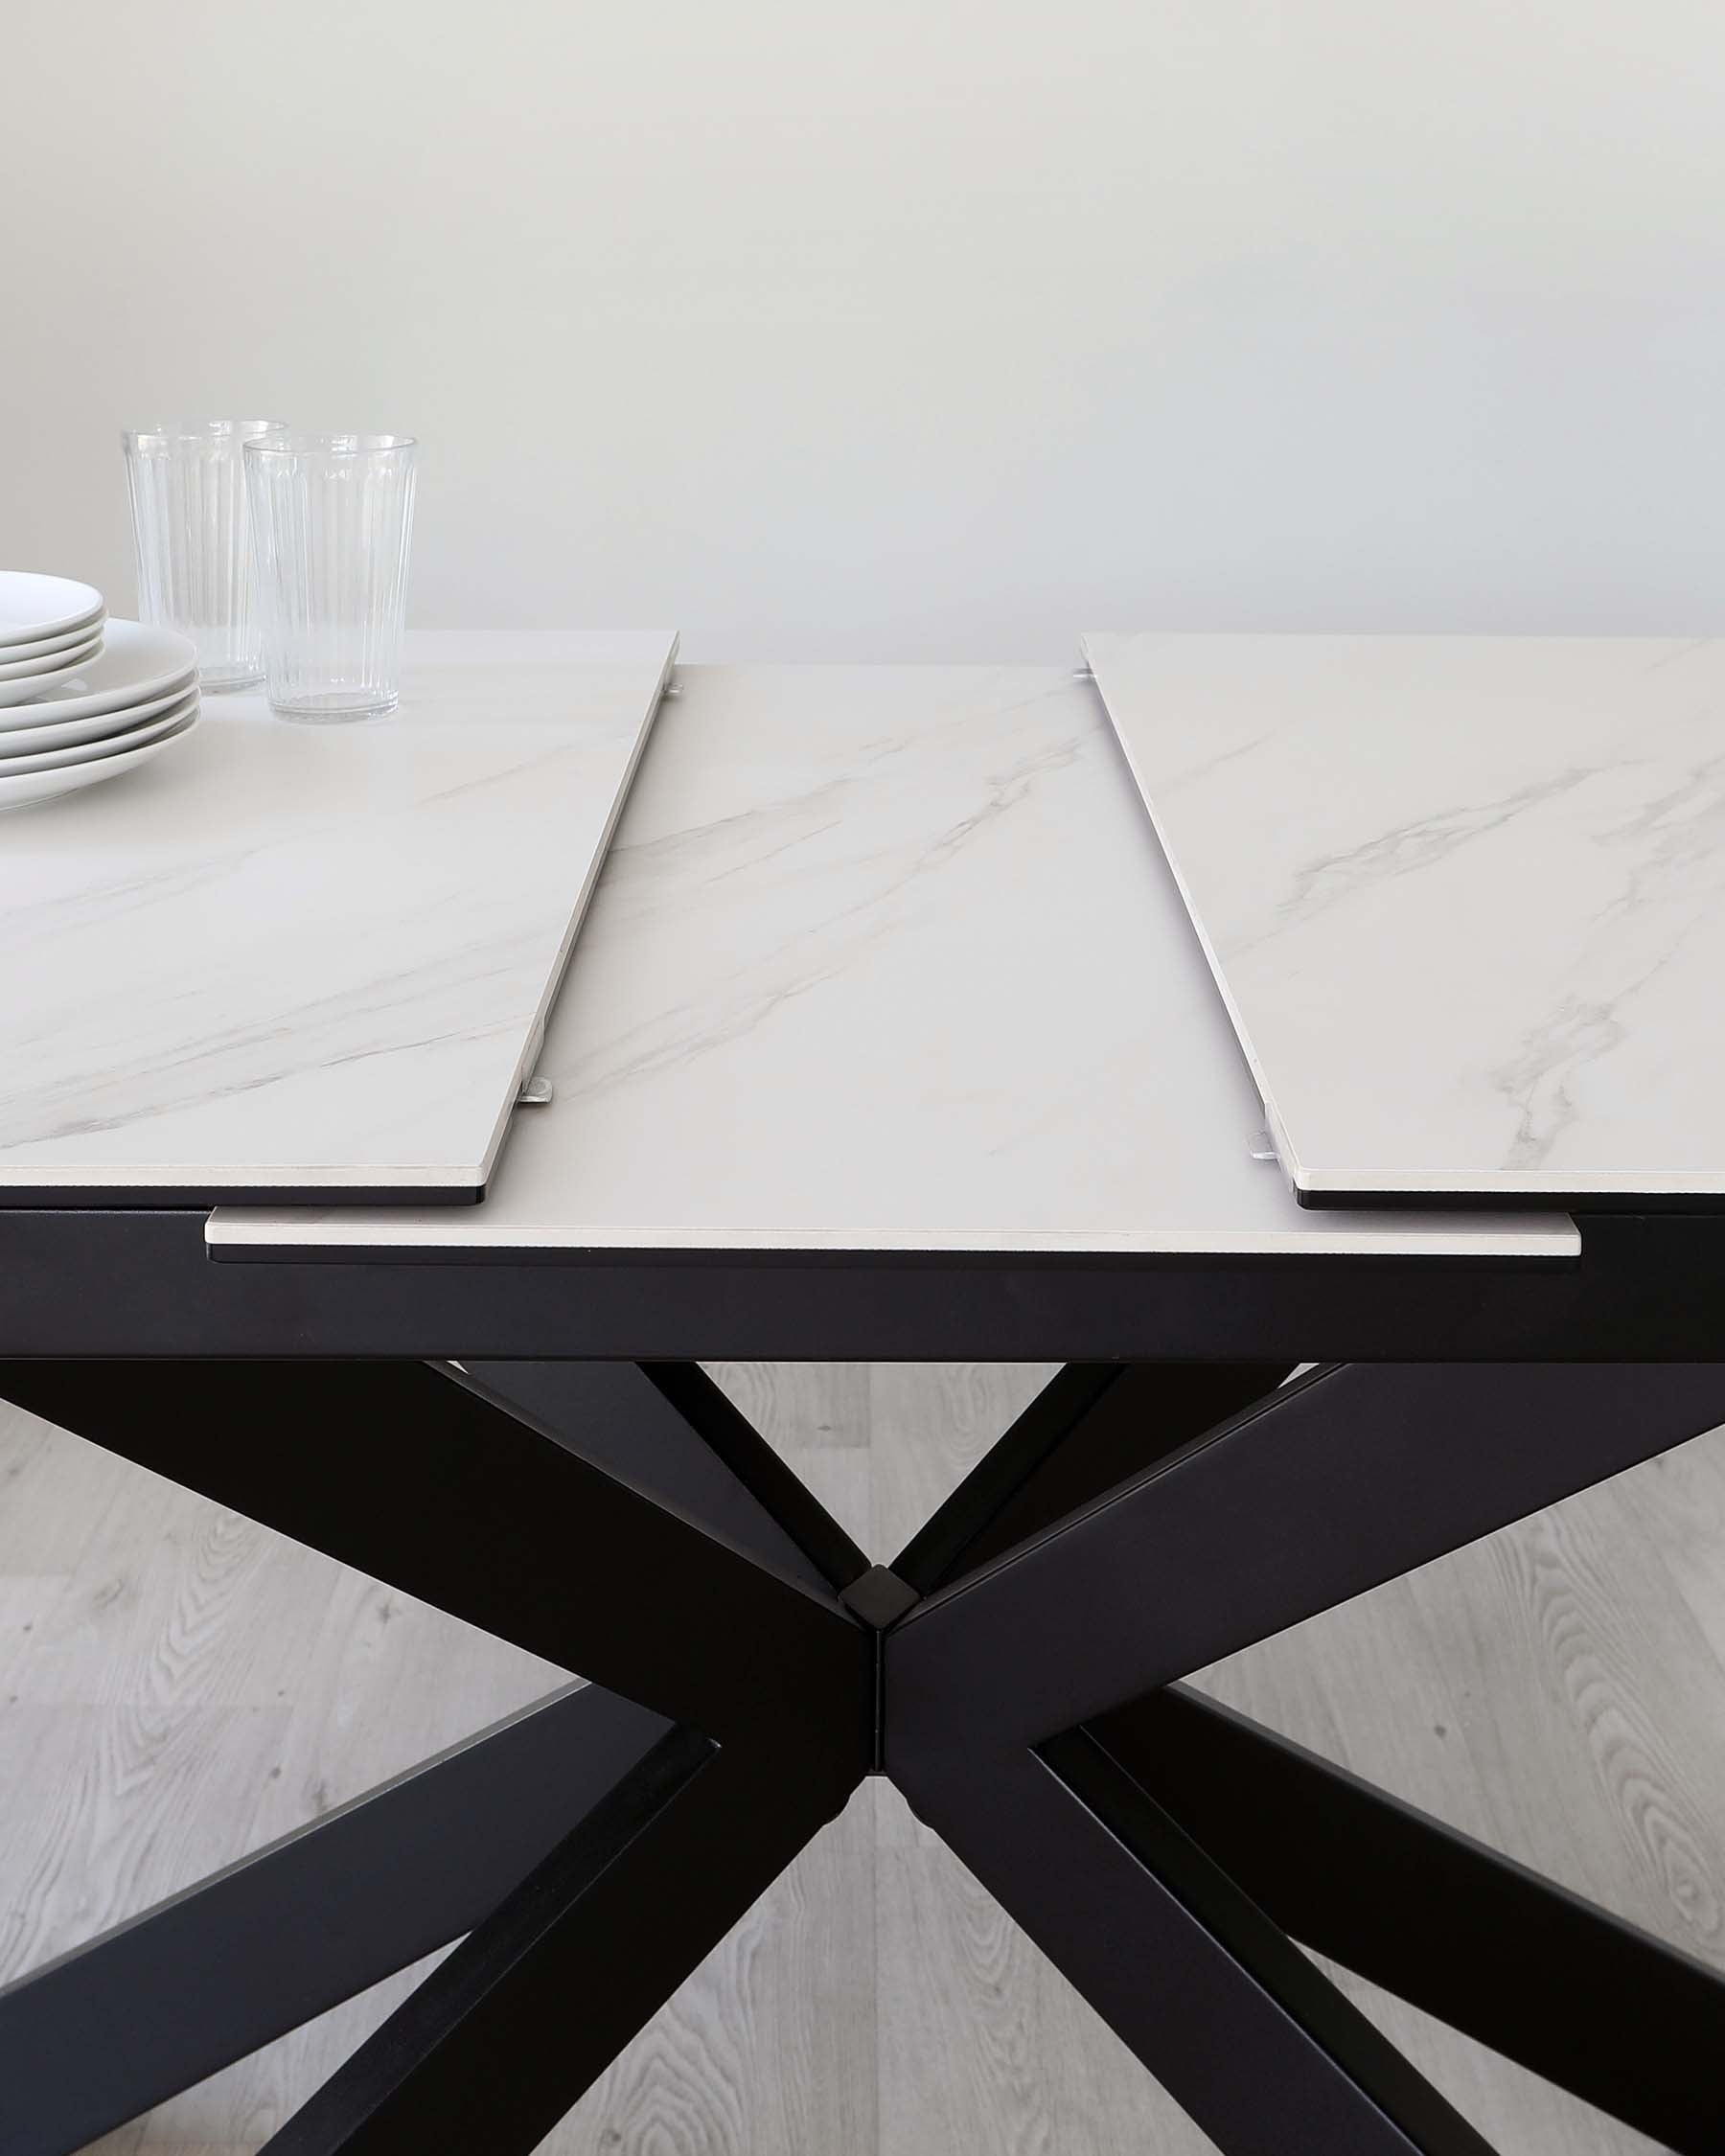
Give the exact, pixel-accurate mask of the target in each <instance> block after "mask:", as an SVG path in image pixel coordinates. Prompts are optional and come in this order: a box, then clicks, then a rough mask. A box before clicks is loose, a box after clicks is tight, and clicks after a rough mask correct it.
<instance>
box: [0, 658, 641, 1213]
mask: <svg viewBox="0 0 1725 2156" xmlns="http://www.w3.org/2000/svg"><path fill="white" fill-rule="evenodd" d="M675 648H676V639H675V637H673V636H671V635H669V634H657V633H654V634H642V635H616V636H610V635H607V636H566V635H551V636H503V637H499V636H495V635H476V636H467V635H436V636H432V637H425V638H415V639H411V640H410V643H409V654H408V665H407V668H406V672H405V675H404V677H403V699H402V706H401V709H400V710H399V711H398V712H397V713H396V714H395V716H394V717H392V718H389V719H385V720H379V721H374V722H367V723H361V724H355V725H343V726H304V725H293V724H289V723H288V722H284V721H282V720H279V719H275V718H272V717H271V716H270V714H269V712H268V710H267V707H266V706H265V701H264V699H263V697H262V696H261V695H241V696H221V697H206V698H205V699H204V704H203V718H202V722H201V723H200V724H199V725H198V726H197V727H196V730H195V731H194V732H193V733H192V734H191V735H189V736H188V737H187V739H186V740H185V742H183V743H182V744H180V745H178V746H177V747H176V748H174V749H173V751H172V752H171V753H170V754H168V755H166V756H163V757H161V758H159V759H157V760H156V761H155V762H154V763H152V764H150V765H149V766H148V767H147V768H143V769H140V770H138V771H135V772H133V773H131V774H129V775H128V776H127V777H124V778H120V779H116V780H115V781H113V782H112V783H111V784H109V785H106V786H100V787H92V788H90V789H89V790H88V791H84V792H81V793H76V794H73V795H70V796H68V797H67V798H66V799H64V800H62V801H57V802H53V803H51V804H49V805H48V806H46V807H42V808H37V809H33V810H30V811H28V812H26V813H20V814H12V815H8V816H7V817H5V818H4V819H3V820H0V1072H3V1073H4V1078H3V1080H0V1189H3V1190H5V1191H7V1192H8V1193H10V1194H12V1202H13V1203H19V1202H31V1194H34V1193H41V1194H42V1201H41V1202H44V1203H48V1202H52V1196H53V1193H54V1192H56V1191H71V1190H81V1191H86V1192H87V1191H95V1192H98V1193H100V1192H104V1191H107V1190H112V1191H113V1193H114V1194H115V1197H116V1199H117V1200H118V1201H121V1202H123V1201H124V1200H125V1198H126V1196H127V1194H128V1193H135V1192H139V1191H143V1192H150V1191H162V1190H183V1191H191V1192H197V1193H202V1192H220V1191H231V1190H242V1191H256V1190H288V1191H293V1192H298V1191H300V1190H322V1189H332V1188H348V1189H355V1190H359V1191H367V1190H370V1189H372V1188H374V1187H375V1188H378V1189H388V1190H393V1189H396V1188H404V1189H411V1190H416V1191H417V1190H421V1189H424V1190H426V1191H427V1192H431V1191H444V1190H447V1191H449V1192H451V1193H455V1192H459V1191H461V1190H463V1189H467V1190H472V1188H474V1187H476V1186H478V1185H481V1184H483V1182H484V1181H485V1178H486V1175H487V1173H488V1172H489V1169H490V1166H491V1163H492V1159H493V1157H494V1155H495V1149H496V1147H497V1145H498V1143H499V1141H500V1139H501V1136H502V1134H503V1132H504V1131H505V1129H506V1128H507V1124H508V1119H509V1115H510V1112H511V1109H512V1105H513V1102H514V1099H515V1095H516V1091H517V1078H518V1073H519V1071H520V1070H521V1067H522V1066H523V1065H524V1064H528V1063H530V1062H531V1059H532V1057H533V1056H534V1055H535V1054H536V1053H537V1051H538V1044H539V1036H540V1025H541V1021H542V1018H543V1015H544V1013H545V1011H546V1009H547V1008H548V1007H549V1004H550V1000H551V998H552V997H553V995H554V994H555V991H556V986H557V982H558V979H559V976H560V975H561V972H562V968H563V960H564V958H565V956H566V954H567V952H568V950H569V948H570V946H571V944H572V942H573V938H574V933H575V929H576V927H577V925H578V924H579V921H580V918H581V914H582V911H583V908H584V906H585V904H586V898H587V896H588V894H589V892H590V890H591V887H592V884H593V883H594V881H595V879H596V876H597V872H598V868H599V865H600V863H601V861H602V860H603V859H604V853H605V846H606V841H607V838H608V837H609V830H610V828H611V826H612V823H613V821H614V816H615V813H616V811H617V809H618V807H619V806H620V803H621V800H622V797H623V795H624V793H625V792H626V791H627V788H628V785H629V781H630V777H631V774H632V770H633V768H634V766H635V763H636V761H637V760H638V756H639V752H640V749H641V746H642V745H643V744H644V742H645V739H646V735H647V731H648V728H649V726H650V724H651V723H652V720H653V715H654V711H655V706H656V704H657V702H658V697H659V690H660V687H661V685H662V682H663V680H664V678H665V677H666V675H667V673H668V670H669V667H670V664H671V661H672V657H673V655H674V653H675ZM20 1194H21V1195H20Z"/></svg>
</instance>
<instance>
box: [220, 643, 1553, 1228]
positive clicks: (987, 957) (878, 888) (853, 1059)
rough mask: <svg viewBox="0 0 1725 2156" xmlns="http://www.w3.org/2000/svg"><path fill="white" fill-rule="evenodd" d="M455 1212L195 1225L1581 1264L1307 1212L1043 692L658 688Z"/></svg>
mask: <svg viewBox="0 0 1725 2156" xmlns="http://www.w3.org/2000/svg"><path fill="white" fill-rule="evenodd" d="M679 677H680V679H681V681H682V683H683V695H682V697H681V699H680V700H679V701H678V703H677V704H675V705H674V706H672V707H669V708H668V709H667V710H666V712H665V713H664V715H663V716H662V717H661V719H660V720H659V722H658V723H657V725H656V727H655V733H654V738H653V742H652V744H651V745H650V747H649V749H648V752H647V755H646V757H645V759H644V760H643V763H642V768H641V771H640V774H639V777H638V778H637V780H636V783H635V786H634V788H633V790H632V793H631V796H630V800H629V805H628V808H627V810H626V813H625V815H624V818H623V821H622V824H621V825H620V827H619V830H618V833H617V837H616V840H615V842H614V844H613V846H612V849H611V852H610V856H609V860H608V863H607V866H606V870H605V874H604V876H603V878H602V880H601V883H600V887H599V889H598V891H597V893H596V894H595V897H594V901H593V904H592V906H591V908H590V910H589V912H588V916H587V920H586V926H585V928H584V929H583V932H582V937H581V942H580V945H579V947H578V949H577V951H576V953H575V956H574V959H573V962H572V964H571V966H570V968H569V972H568V975H567V977H566V980H565V982H564V986H563V992H562V995H561V996H560V998H559V1000H558V1004H557V1008H556V1011H555V1013H554V1015H553V1018H552V1021H551V1025H550V1027H549V1029H548V1032H547V1035H546V1041H545V1047H544V1050H543V1053H542V1055H541V1057H540V1064H539V1068H540V1072H541V1073H542V1074H545V1075H548V1076H549V1077H550V1078H551V1079H552V1080H553V1081H554V1083H555V1086H556V1098H555V1101H554V1103H553V1104H552V1105H551V1106H550V1107H548V1108H544V1109H538V1110H535V1111H533V1112H531V1113H526V1112H523V1113H522V1114H521V1115H519V1116H518V1117H517V1127H516V1129H515V1131H514V1134H513V1135H512V1136H511V1139H510V1143H509V1146H508V1148H507V1150H506V1152H505V1154H504V1156H503V1158H502V1160H501V1162H500V1164H499V1168H498V1171H497V1174H496V1177H495V1180H494V1182H493V1186H492V1192H491V1196H490V1197H489V1199H488V1200H487V1202H486V1204H484V1205H482V1206H479V1207H476V1208H464V1209H461V1210H460V1211H458V1212H457V1211H447V1210H446V1211H445V1212H442V1213H438V1214H434V1213H430V1212H425V1211H419V1210H407V1211H393V1210H392V1211H385V1210H383V1209H375V1210H363V1209H348V1208H344V1209H343V1210H342V1211H341V1212H340V1213H338V1214H337V1213H329V1212H326V1213H317V1212H308V1211H278V1210H272V1211H262V1210H257V1209H251V1210H242V1209H235V1208H230V1207H222V1208H220V1209H219V1211H218V1212H217V1213H216V1215H215V1216H214V1218H213V1221H212V1224H211V1228H210V1234H211V1239H212V1242H213V1243H214V1244H216V1245H217V1247H218V1248H234V1247H242V1246H267V1247H271V1248H283V1247H288V1248H291V1247H301V1248H305V1247H311V1246H317V1247H325V1248H334V1247H342V1246H345V1247H355V1246H360V1247H365V1246H378V1245H388V1244H396V1245H402V1244H407V1245H412V1246H415V1247H420V1248H439V1249H449V1250H471V1249H483V1248H492V1249H511V1248H523V1247H550V1248H559V1247H563V1248H570V1247H589V1246H591V1247H631V1246H632V1247H648V1248H652V1247H661V1246H662V1247H673V1248H675V1247H689V1248H724V1249H749V1248H774V1247H783V1248H797V1249H830V1248H848V1249H859V1250H863V1249H885V1250H890V1249H913V1250H929V1249H945V1250H1002V1249H1004V1250H1013V1249H1023V1250H1031V1249H1043V1248H1055V1249H1073V1250H1199V1251H1205V1250H1218V1251H1222V1250H1273V1251H1274V1250H1289V1251H1294V1250H1299V1251H1304V1252H1306V1253H1317V1252H1322V1251H1325V1250H1350V1251H1359V1250H1368V1251H1373V1252H1381V1251H1385V1250H1413V1251H1418V1252H1420V1253H1422V1254H1443V1253H1452V1252H1453V1253H1459V1254H1467V1253H1473V1252H1478V1251H1480V1250H1489V1251H1493V1252H1503V1251H1507V1250H1528V1251H1531V1252H1534V1253H1540V1254H1547V1255H1555V1256H1562V1255H1566V1254H1573V1252H1574V1251H1575V1250H1576V1248H1577V1244H1576V1235H1575V1231H1574V1229H1573V1228H1572V1227H1571V1226H1570V1224H1569V1223H1568V1222H1567V1221H1566V1220H1564V1219H1563V1218H1562V1217H1561V1216H1555V1217H1553V1216H1539V1217H1522V1218H1519V1219H1516V1220H1505V1219H1496V1220H1489V1219H1488V1220H1484V1221H1482V1220H1479V1219H1476V1218H1473V1217H1471V1216H1465V1215H1448V1216H1443V1217H1433V1216H1429V1215H1418V1216H1396V1215H1386V1214H1377V1215H1362V1216H1351V1215H1350V1216H1345V1217H1342V1216H1320V1215H1317V1214H1313V1213H1309V1212H1302V1211H1301V1210H1300V1209H1299V1207H1298V1206H1297V1205H1296V1204H1295V1203H1294V1201H1293V1199H1292V1198H1291V1197H1290V1195H1289V1193H1288V1191H1287V1189H1286V1188H1285V1186H1284V1185H1283V1183H1282V1181H1281V1179H1280V1177H1279V1176H1278V1175H1277V1173H1276V1168H1275V1165H1274V1163H1272V1164H1269V1165H1265V1164H1263V1163H1262V1162H1259V1161H1254V1160H1253V1158H1251V1153H1250V1148H1251V1145H1252V1142H1253V1135H1254V1133H1255V1132H1256V1130H1257V1128H1258V1126H1259V1123H1260V1121H1261V1116H1260V1113H1259V1111H1258V1106H1257V1102H1256V1098H1255V1096H1254V1093H1253V1087H1252V1083H1251V1080H1250V1077H1249V1076H1248V1074H1247V1072H1246V1070H1245V1067H1244V1066H1243V1064H1242V1061H1241V1058H1240V1054H1239V1051H1238V1049H1237V1047H1236V1045H1235V1044H1234V1042H1233V1039H1232V1037H1231V1035H1230V1030H1229V1026H1228V1022H1227V1020H1226V1017H1225V1016H1224V1014H1223V1012H1222V1011H1221V1009H1220V1007H1219V1006H1218V1004H1217V1001H1216V998H1215V995H1214V992H1213V989H1212V987H1211V985H1210V981H1209V978H1208V975H1207V972H1206V970H1205V966H1204V961H1203V958H1202V955H1201V954H1200V952H1199V951H1198V949H1197V946H1196V944H1195V942H1194V939H1193V938H1192V935H1191V933H1190V930H1189V929H1188V928H1187V926H1186V923H1185V920H1184V914H1183V912H1182V909H1181V906H1180V902H1179V898H1178V895H1177V894H1176V892H1175V891H1174V889H1173V886H1172V883H1171V882H1170V880H1169V877H1168V873H1167V869H1166V866H1165V864H1164V863H1163V861H1162V860H1161V854H1160V852H1159V849H1158V847H1157V844H1156V840H1155V837H1154V836H1153V834H1152V833H1151V832H1150V830H1149V828H1148V826H1147V824H1146V822H1145V820H1144V818H1143V815H1142V813H1141V810H1140V808H1139V806H1138V801H1137V799H1136V797H1135V795H1134V792H1133V790H1132V786H1131V783H1130V780H1129V778H1128V776H1127V774H1126V772H1125V770H1124V768H1122V765H1121V762H1120V758H1119V754H1118V751H1117V749H1116V747H1115V743H1114V741H1113V739H1112V737H1111V734H1110V731H1109V727H1108V724H1107V721H1106V719H1105V718H1104V717H1103V715H1102V713H1101V711H1100V709H1099V706H1098V704H1097V701H1096V699H1095V697H1094V694H1093V692H1092V690H1091V689H1090V688H1089V687H1088V686H1086V685H1085V684H1082V683H1078V682H1074V681H1073V680H1072V678H1071V677H1070V673H1069V670H1058V671H1056V670H1052V669H1029V668H1010V667H1006V668H984V667H965V668H941V667H910V668H894V667H865V668H860V667H844V668H817V667H816V668H703V667H685V668H682V669H680V670H679Z"/></svg>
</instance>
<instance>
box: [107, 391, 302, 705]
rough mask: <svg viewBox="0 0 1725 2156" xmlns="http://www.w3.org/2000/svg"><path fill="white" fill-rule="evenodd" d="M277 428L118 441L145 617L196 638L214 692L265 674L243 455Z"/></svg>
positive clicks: (235, 426)
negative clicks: (248, 446) (253, 601)
mask: <svg viewBox="0 0 1725 2156" xmlns="http://www.w3.org/2000/svg"><path fill="white" fill-rule="evenodd" d="M278 424H279V422H277V421H275V420H165V421H163V422H162V423H161V424H159V425H157V426H139V427H129V428H127V431H126V432H125V433H124V434H122V436H121V437H120V440H121V445H122V447H124V449H125V451H126V484H127V493H129V494H130V496H131V516H132V538H133V540H134V541H135V543H136V546H137V551H138V612H139V614H140V615H141V616H142V618H143V619H144V620H145V621H149V622H156V623H159V624H161V625H162V626H163V627H165V628H169V629H177V630H179V631H182V632H183V633H184V634H185V635H187V636H190V637H191V639H192V641H193V642H194V643H195V644H196V646H197V672H198V678H199V680H200V681H201V683H202V685H203V686H204V688H206V689H214V690H219V689H243V688H246V687H248V686H249V685H250V684H251V683H252V682H254V681H261V680H262V679H263V678H264V665H263V660H262V657H261V655H260V646H259V638H258V627H257V623H256V621H255V619H254V617H253V613H252V606H251V534H250V532H249V530H248V529H247V525H246V516H245V465H244V460H243V457H242V453H241V452H242V446H243V444H245V443H246V442H248V441H251V440H254V439H255V438H256V437H258V436H259V435H263V434H267V433H268V432H270V431H271V429H272V428H274V427H275V426H277V425H278Z"/></svg>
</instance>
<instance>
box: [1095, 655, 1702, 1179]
mask: <svg viewBox="0 0 1725 2156" xmlns="http://www.w3.org/2000/svg"><path fill="white" fill-rule="evenodd" d="M1085 650H1086V654H1087V655H1088V657H1089V658H1090V661H1091V663H1092V667H1093V668H1094V671H1095V674H1096V678H1097V682H1098V685H1099V687H1100V689H1101V692H1102V695H1103V697H1104V699H1105V700H1106V703H1107V707H1108V710H1109V712H1110V714H1111V716H1112V718H1113V720H1114V722H1115V727H1116V729H1117V731H1118V733H1119V736H1120V741H1121V745H1122V746H1123V747H1124V749H1125V751H1126V753H1127V756H1128V758H1129V760H1130V762H1131V765H1132V768H1133V769H1134V772H1135V774H1136V776H1137V778H1138V784H1139V786H1140V788H1141V790H1142V791H1143V794H1144V797H1145V800H1146V802H1147V804H1148V806H1149V809H1150V813H1151V815H1152V817H1153V818H1154V821H1155V825H1156V828H1157V831H1158V832H1159V834H1160V836H1161V839H1162V842H1163V845H1164V847H1165V848H1166V850H1167V854H1168V857H1169V859H1170V860H1171V862H1172V864H1173V866H1174V868H1175V870H1176V873H1177V874H1178V876H1179V878H1180V881H1181V884H1182V888H1183V890H1184V894H1185V896H1186V899H1187V903H1188V906H1189V907H1190V909H1191V912H1192V916H1193V920H1194V923H1195V925H1196V926H1197V928H1198V929H1199V931H1200V933H1201V935H1202V937H1203V940H1204V943H1205V947H1206V950H1207V953H1208V955H1209V958H1210V961H1211V964H1212V967H1213V968H1214V971H1215V975H1216V978H1217V981H1218V984H1219V985H1220V987H1221V989H1222V991H1223V995H1224V997H1225V998H1226V1001H1227V1004H1228V1007H1229V1009H1230V1013H1231V1014H1232V1016H1233V1018H1234V1021H1235V1023H1236V1025H1237V1027H1238V1030H1239V1034H1240V1038H1241V1042H1242V1044H1243V1046H1244V1047H1245V1049H1246V1052H1247V1054H1248V1056H1249V1057H1250V1059H1251V1062H1252V1066H1253V1070H1254V1072H1255V1074H1256V1076H1257V1079H1258V1083H1259V1086H1260V1088H1261V1090H1262V1092H1263V1095H1264V1100H1265V1105H1266V1108H1267V1110H1268V1112H1269V1113H1270V1117H1271V1121H1272V1127H1273V1128H1274V1129H1275V1131H1276V1135H1277V1141H1278V1145H1279V1146H1280V1149H1281V1154H1282V1159H1283V1162H1284V1165H1285V1166H1286V1167H1287V1168H1288V1170H1289V1173H1290V1175H1291V1176H1292V1178H1293V1180H1294V1181H1295V1182H1296V1184H1297V1186H1298V1187H1300V1188H1303V1189H1307V1190H1311V1191H1320V1192H1360V1193H1367V1192H1384V1193H1394V1192H1408V1193H1414V1192H1418V1191H1422V1190H1427V1191H1432V1192H1434V1193H1438V1192H1441V1193H1467V1192H1477V1193H1479V1194H1481V1195H1484V1196H1510V1195H1514V1196H1526V1195H1529V1194H1559V1193H1562V1194H1570V1193H1573V1194H1576V1195H1581V1194H1586V1193H1611V1194H1613V1195H1633V1194H1638V1193H1640V1194H1645V1195H1648V1196H1668V1195H1677V1194H1707V1193H1717V1192H1722V1191H1725V1127H1722V1126H1721V1119H1720V1116H1719V1112H1718V1073H1719V1070H1720V1068H1721V1057H1722V1053H1725V1001H1722V998H1721V993H1720V982H1721V980H1722V979H1725V643H1720V642H1715V641H1712V640H1701V641H1696V640H1689V641H1676V640H1655V639H1637V638H1611V639H1607V638H1533V637H1530V638H1493V637H1321V636H1311V637H1287V636H1263V637H1221V636H1159V635H1137V636H1127V635H1120V636H1115V635H1107V636H1104V635H1093V636H1091V637H1089V638H1087V639H1086V643H1085Z"/></svg>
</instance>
